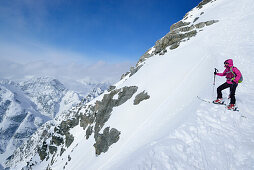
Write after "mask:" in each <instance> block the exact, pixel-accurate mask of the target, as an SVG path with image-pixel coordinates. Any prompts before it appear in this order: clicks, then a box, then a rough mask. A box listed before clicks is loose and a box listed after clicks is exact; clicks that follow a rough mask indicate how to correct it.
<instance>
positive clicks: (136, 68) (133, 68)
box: [130, 65, 143, 76]
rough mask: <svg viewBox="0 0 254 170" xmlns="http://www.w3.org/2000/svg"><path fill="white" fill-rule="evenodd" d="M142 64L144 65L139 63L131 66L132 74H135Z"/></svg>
mask: <svg viewBox="0 0 254 170" xmlns="http://www.w3.org/2000/svg"><path fill="white" fill-rule="evenodd" d="M142 66H143V65H139V66H137V67H131V69H130V72H131V74H130V76H132V75H133V74H135V73H136V72H137V71H138V70H139V69H140V68H141V67H142Z"/></svg>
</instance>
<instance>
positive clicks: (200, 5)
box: [197, 0, 213, 9]
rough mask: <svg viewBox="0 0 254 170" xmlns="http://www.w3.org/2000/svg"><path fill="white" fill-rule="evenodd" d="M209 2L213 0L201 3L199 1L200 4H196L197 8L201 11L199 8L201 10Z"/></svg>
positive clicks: (205, 0) (204, 0)
mask: <svg viewBox="0 0 254 170" xmlns="http://www.w3.org/2000/svg"><path fill="white" fill-rule="evenodd" d="M211 1H213V0H203V1H201V2H200V3H199V4H198V6H197V8H199V9H201V8H203V6H204V5H205V4H207V3H209V2H211Z"/></svg>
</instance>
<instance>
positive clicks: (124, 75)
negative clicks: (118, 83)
mask: <svg viewBox="0 0 254 170" xmlns="http://www.w3.org/2000/svg"><path fill="white" fill-rule="evenodd" d="M128 74H130V72H129V71H128V72H127V73H125V74H123V75H122V76H121V80H122V79H123V78H124V77H126V76H127V75H128Z"/></svg>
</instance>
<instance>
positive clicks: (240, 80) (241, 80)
mask: <svg viewBox="0 0 254 170" xmlns="http://www.w3.org/2000/svg"><path fill="white" fill-rule="evenodd" d="M230 71H231V72H232V73H233V75H234V77H233V78H232V80H234V79H235V77H236V74H235V73H234V72H233V70H232V67H230ZM238 71H240V70H238ZM241 82H243V74H242V73H241V77H240V79H239V80H238V83H241Z"/></svg>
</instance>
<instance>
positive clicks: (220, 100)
mask: <svg viewBox="0 0 254 170" xmlns="http://www.w3.org/2000/svg"><path fill="white" fill-rule="evenodd" d="M213 103H214V104H224V101H222V98H219V99H217V100H214V101H213Z"/></svg>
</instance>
